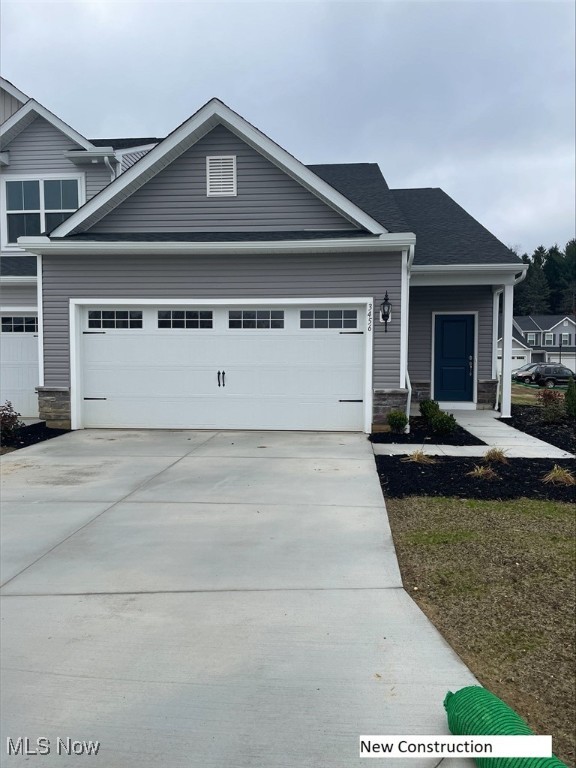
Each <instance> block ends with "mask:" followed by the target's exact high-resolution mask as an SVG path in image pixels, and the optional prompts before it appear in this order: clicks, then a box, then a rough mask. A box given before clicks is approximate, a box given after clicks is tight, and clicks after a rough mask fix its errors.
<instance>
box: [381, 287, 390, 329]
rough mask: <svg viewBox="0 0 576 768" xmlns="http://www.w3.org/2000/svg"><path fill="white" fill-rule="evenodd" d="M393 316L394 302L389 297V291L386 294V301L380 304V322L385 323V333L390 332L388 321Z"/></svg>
mask: <svg viewBox="0 0 576 768" xmlns="http://www.w3.org/2000/svg"><path fill="white" fill-rule="evenodd" d="M391 318H392V304H391V303H390V299H389V298H388V291H386V293H385V295H384V301H383V302H382V304H380V322H381V323H384V333H388V323H389V322H390V320H391Z"/></svg>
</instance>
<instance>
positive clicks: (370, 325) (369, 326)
mask: <svg viewBox="0 0 576 768" xmlns="http://www.w3.org/2000/svg"><path fill="white" fill-rule="evenodd" d="M366 317H367V320H368V331H371V330H372V304H368V313H367V315H366Z"/></svg>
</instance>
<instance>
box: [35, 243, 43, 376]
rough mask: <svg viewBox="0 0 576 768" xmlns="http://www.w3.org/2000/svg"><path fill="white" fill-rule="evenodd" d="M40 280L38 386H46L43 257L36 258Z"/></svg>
mask: <svg viewBox="0 0 576 768" xmlns="http://www.w3.org/2000/svg"><path fill="white" fill-rule="evenodd" d="M36 265H37V266H36V274H37V278H38V292H37V293H38V386H40V387H43V386H44V309H43V307H44V304H43V298H44V297H43V296H42V256H36Z"/></svg>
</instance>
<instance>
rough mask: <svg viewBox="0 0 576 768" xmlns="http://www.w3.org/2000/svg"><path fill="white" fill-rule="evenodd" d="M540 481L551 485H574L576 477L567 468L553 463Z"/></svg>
mask: <svg viewBox="0 0 576 768" xmlns="http://www.w3.org/2000/svg"><path fill="white" fill-rule="evenodd" d="M542 482H544V483H552V485H576V477H574V473H573V472H570V470H569V469H566V468H565V467H560V466H559V465H558V464H554V466H553V467H552V469H551V470H550V472H548V473H547V474H545V475H544V476H543V478H542Z"/></svg>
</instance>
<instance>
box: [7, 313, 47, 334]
mask: <svg viewBox="0 0 576 768" xmlns="http://www.w3.org/2000/svg"><path fill="white" fill-rule="evenodd" d="M2 333H38V318H37V317H36V316H29V317H21V316H18V317H14V316H12V315H2Z"/></svg>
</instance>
